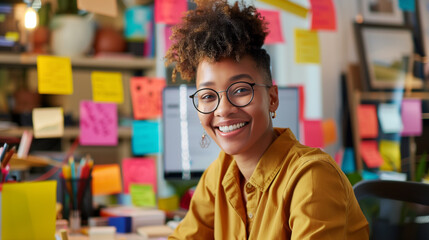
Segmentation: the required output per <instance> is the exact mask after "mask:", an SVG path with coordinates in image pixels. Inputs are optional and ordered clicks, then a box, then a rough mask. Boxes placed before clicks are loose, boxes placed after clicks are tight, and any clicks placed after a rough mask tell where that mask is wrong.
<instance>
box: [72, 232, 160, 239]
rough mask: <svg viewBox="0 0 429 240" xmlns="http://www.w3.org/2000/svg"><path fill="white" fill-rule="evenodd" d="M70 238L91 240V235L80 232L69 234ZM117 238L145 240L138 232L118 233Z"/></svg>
mask: <svg viewBox="0 0 429 240" xmlns="http://www.w3.org/2000/svg"><path fill="white" fill-rule="evenodd" d="M160 239H163V238H149V239H148V240H160ZM69 240H89V236H86V235H82V234H78V235H73V234H70V235H69ZM116 240H145V238H143V237H142V236H140V235H138V234H136V233H130V234H121V233H117V234H116Z"/></svg>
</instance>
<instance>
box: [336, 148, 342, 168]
mask: <svg viewBox="0 0 429 240" xmlns="http://www.w3.org/2000/svg"><path fill="white" fill-rule="evenodd" d="M343 157H344V148H341V149H340V150H338V152H337V153H335V156H334V159H335V162H336V163H337V164H338V166H340V167H341V165H342V164H343Z"/></svg>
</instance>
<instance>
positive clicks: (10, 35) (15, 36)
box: [4, 32, 19, 42]
mask: <svg viewBox="0 0 429 240" xmlns="http://www.w3.org/2000/svg"><path fill="white" fill-rule="evenodd" d="M4 38H6V40H9V41H12V42H18V40H19V33H18V32H6V35H5V36H4Z"/></svg>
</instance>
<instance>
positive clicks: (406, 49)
mask: <svg viewBox="0 0 429 240" xmlns="http://www.w3.org/2000/svg"><path fill="white" fill-rule="evenodd" d="M355 36H356V40H357V46H358V53H359V59H360V62H361V63H362V67H361V70H362V72H361V75H362V77H363V79H364V81H363V83H364V84H363V86H364V90H367V91H370V90H390V91H391V90H398V89H422V88H423V81H422V80H421V79H419V78H415V77H414V76H413V71H412V69H413V64H414V43H413V32H412V28H410V27H408V26H404V25H383V24H372V23H355Z"/></svg>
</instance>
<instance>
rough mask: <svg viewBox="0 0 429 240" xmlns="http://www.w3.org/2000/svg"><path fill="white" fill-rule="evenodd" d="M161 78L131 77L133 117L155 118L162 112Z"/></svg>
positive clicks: (163, 82)
mask: <svg viewBox="0 0 429 240" xmlns="http://www.w3.org/2000/svg"><path fill="white" fill-rule="evenodd" d="M165 84H166V83H165V80H164V79H163V78H149V77H133V78H132V79H131V84H130V87H131V98H132V101H133V112H134V118H135V119H148V118H157V117H159V116H161V113H162V90H163V89H164V87H165Z"/></svg>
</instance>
